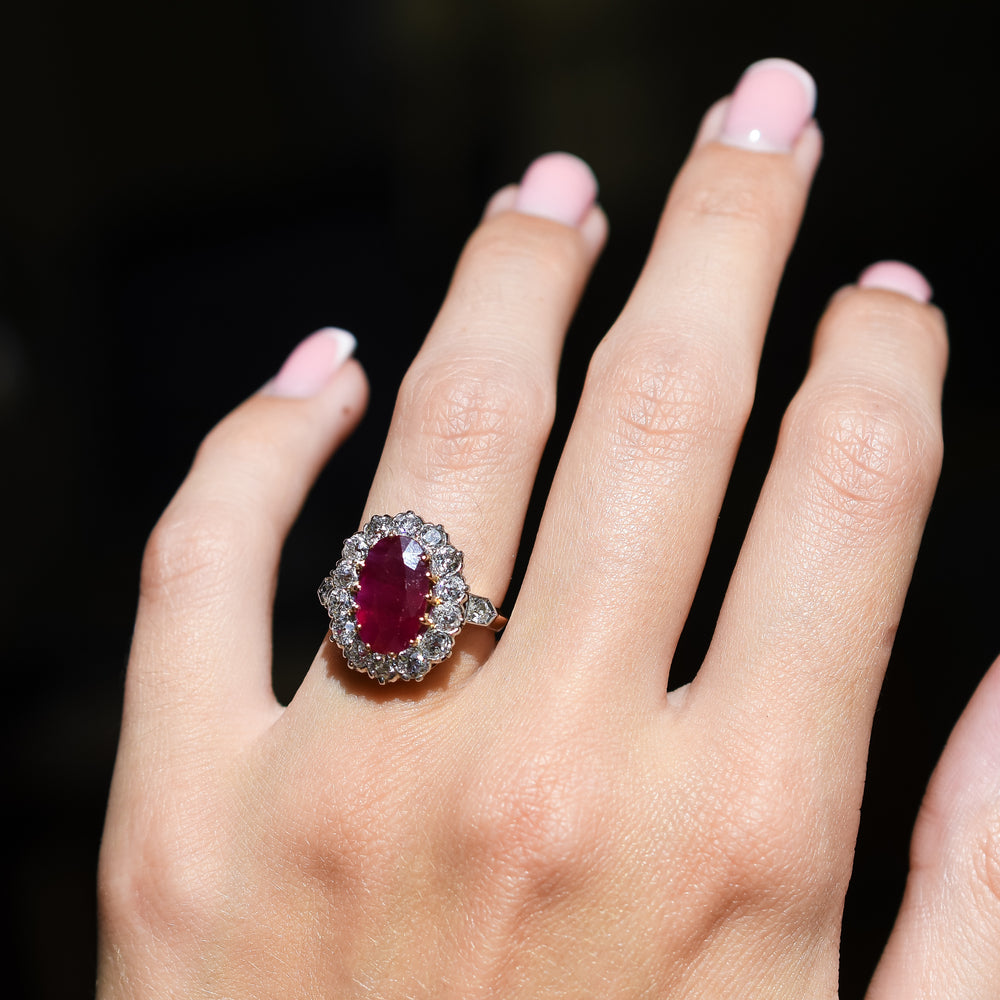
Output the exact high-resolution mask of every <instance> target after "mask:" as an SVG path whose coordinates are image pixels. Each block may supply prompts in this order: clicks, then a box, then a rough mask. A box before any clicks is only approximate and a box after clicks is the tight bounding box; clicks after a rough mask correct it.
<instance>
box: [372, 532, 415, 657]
mask: <svg viewBox="0 0 1000 1000" xmlns="http://www.w3.org/2000/svg"><path fill="white" fill-rule="evenodd" d="M423 554H424V551H423V549H422V548H421V547H420V546H419V545H418V544H417V543H416V542H415V541H414V540H413V539H412V538H407V537H406V535H393V536H392V537H390V538H383V539H381V540H380V541H378V542H376V543H375V544H374V545H373V546H372V547H371V549H369V551H368V555H367V556H366V557H365V564H364V566H362V567H361V572H360V573H359V574H358V592H357V594H356V595H355V597H354V600H355V601H356V602H357V605H358V637H359V638H360V639H361V641H362V642H365V643H367V644H368V645H369V646H370V647H371V649H372V651H373V652H375V653H400V652H402V651H403V650H404V649H406V647H407V646H409V645H410V643H411V642H412V641H413V640H414V639H415V638H416V637H417V636H418V635H420V633H421V632H423V631H424V629H425V628H426V627H427V626H426V625H424V623H423V622H422V621H421V620H420V619H421V618H422V617H423V616H424V614H426V612H427V598H428V596H429V595H430V590H431V581H430V577H429V576H428V575H427V563H426V562H425V561H424V560H423V558H422V556H423Z"/></svg>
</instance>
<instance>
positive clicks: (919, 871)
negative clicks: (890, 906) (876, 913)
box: [868, 660, 1000, 1000]
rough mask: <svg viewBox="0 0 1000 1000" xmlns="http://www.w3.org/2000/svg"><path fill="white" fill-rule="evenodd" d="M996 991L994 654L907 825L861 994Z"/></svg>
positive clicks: (999, 812) (998, 689) (998, 856)
mask: <svg viewBox="0 0 1000 1000" xmlns="http://www.w3.org/2000/svg"><path fill="white" fill-rule="evenodd" d="M996 996H1000V660H998V661H997V662H996V663H994V664H993V666H992V667H991V669H990V671H989V672H988V673H987V675H986V677H985V678H984V680H983V681H982V683H981V684H980V685H979V688H978V690H977V691H976V693H975V694H974V695H973V697H972V700H971V702H970V703H969V705H968V707H967V708H966V709H965V711H964V712H963V713H962V717H961V718H960V719H959V720H958V724H957V725H956V726H955V729H954V732H953V733H952V735H951V738H950V739H949V741H948V745H947V747H945V751H944V754H943V755H942V757H941V761H940V763H939V764H938V767H937V769H936V770H935V772H934V777H933V778H932V780H931V784H930V787H929V789H928V791H927V795H926V797H925V799H924V803H923V806H922V808H921V811H920V816H919V817H918V819H917V825H916V828H915V830H914V835H913V845H912V850H911V867H910V876H909V878H908V880H907V884H906V894H905V896H904V898H903V905H902V907H901V909H900V912H899V917H898V919H897V921H896V926H895V928H894V929H893V932H892V935H891V936H890V938H889V943H888V945H887V946H886V950H885V954H884V955H883V957H882V961H881V962H880V963H879V967H878V969H877V970H876V972H875V978H874V979H873V980H872V984H871V988H870V989H869V991H868V1000H895V998H897V997H948V1000H981V998H983V997H996Z"/></svg>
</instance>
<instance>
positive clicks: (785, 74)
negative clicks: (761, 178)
mask: <svg viewBox="0 0 1000 1000" xmlns="http://www.w3.org/2000/svg"><path fill="white" fill-rule="evenodd" d="M815 109H816V84H815V82H814V81H813V78H812V77H811V76H810V75H809V74H808V73H807V72H806V71H805V70H804V69H803V68H802V67H801V66H799V65H798V63H793V62H791V61H790V60H788V59H762V60H761V61H760V62H756V63H754V64H753V65H752V66H749V67H748V68H747V69H746V70H745V71H744V73H743V76H741V77H740V80H739V83H737V84H736V89H735V90H734V91H733V96H732V98H731V99H730V101H729V107H728V108H727V110H726V117H725V120H724V121H723V123H722V133H721V135H720V137H719V139H720V141H721V142H724V143H726V144H727V145H729V146H739V147H741V148H743V149H755V150H760V151H761V152H767V153H787V152H789V151H790V150H791V148H792V147H793V146H794V145H795V141H796V139H798V137H799V136H800V135H801V134H802V130H803V129H804V128H805V127H806V124H807V123H808V122H809V120H810V119H811V118H812V116H813V111H814V110H815Z"/></svg>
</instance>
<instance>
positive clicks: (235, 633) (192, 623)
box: [124, 330, 367, 746]
mask: <svg viewBox="0 0 1000 1000" xmlns="http://www.w3.org/2000/svg"><path fill="white" fill-rule="evenodd" d="M353 345H354V338H353V337H351V335H350V334H347V333H345V332H343V331H337V330H324V331H320V332H318V333H316V334H313V335H312V336H311V337H309V338H308V339H306V340H305V341H303V343H302V344H300V345H299V346H298V347H297V348H296V349H295V351H293V352H292V354H291V355H290V356H289V358H288V360H287V361H286V363H285V365H284V367H283V368H282V369H281V371H280V372H279V373H278V375H277V376H276V377H275V378H274V380H272V381H271V382H270V383H268V385H267V386H265V387H264V388H263V389H262V390H261V391H260V392H258V393H257V394H256V395H254V396H252V397H251V398H250V399H249V400H247V401H246V402H245V403H243V404H242V405H241V406H240V407H239V408H238V409H236V410H235V411H234V412H233V413H231V414H230V415H229V416H228V417H226V418H225V419H224V420H223V421H222V422H221V423H220V424H219V425H218V426H217V427H216V428H215V429H214V430H213V431H212V432H211V433H210V434H209V435H208V437H207V438H206V439H205V441H204V442H203V443H202V445H201V447H200V449H199V451H198V454H197V457H196V458H195V461H194V464H193V466H192V468H191V471H190V473H189V475H188V477H187V479H186V480H185V481H184V483H183V485H182V486H181V488H180V490H179V491H178V493H177V495H176V496H175V497H174V499H173V500H172V501H171V503H170V505H169V506H168V508H167V510H166V511H165V512H164V514H163V516H162V517H161V519H160V521H159V523H158V524H157V526H156V528H155V529H154V531H153V533H152V535H151V537H150V540H149V544H148V546H147V548H146V553H145V557H144V560H143V568H142V583H141V594H140V601H139V612H138V618H137V622H136V631H135V637H134V640H133V647H132V655H131V661H130V665H129V672H128V682H127V687H126V720H125V729H124V734H125V735H124V738H125V739H126V741H127V740H128V738H129V734H130V733H132V732H138V733H141V735H142V738H143V739H144V740H145V741H146V743H147V744H148V745H150V746H153V745H154V744H155V742H156V741H155V740H154V739H152V737H151V731H152V730H155V731H156V732H159V733H163V734H165V735H164V739H166V738H167V736H168V735H169V734H171V733H173V732H177V731H178V729H179V730H180V731H182V732H187V733H189V734H190V733H192V732H194V731H197V732H200V733H203V734H206V735H208V734H211V735H213V736H214V735H215V734H218V733H220V732H226V733H227V734H231V733H232V732H234V731H245V730H246V728H247V727H249V728H251V729H252V728H253V727H255V726H257V725H260V724H261V720H262V719H263V718H270V717H271V716H272V715H273V713H274V711H275V710H276V705H275V702H274V698H273V695H272V693H271V684H270V668H271V602H272V597H273V593H274V585H275V580H276V575H277V568H278V559H279V555H280V551H281V546H282V544H283V542H284V539H285V535H286V534H287V532H288V529H289V527H290V526H291V523H292V521H293V520H294V519H295V517H296V515H297V513H298V510H299V507H300V506H301V504H302V501H303V500H304V498H305V496H306V493H307V492H308V490H309V488H310V487H311V485H312V483H313V481H314V479H315V477H316V475H317V474H318V472H319V470H320V469H321V468H322V467H323V465H324V463H325V462H326V461H327V459H328V457H329V455H330V453H331V451H333V449H334V448H336V447H337V445H338V444H339V443H340V442H341V441H342V440H343V439H344V437H346V436H347V434H349V433H350V432H351V430H352V429H353V428H354V426H355V425H356V423H357V421H358V420H359V419H360V416H361V414H362V412H363V410H364V406H365V402H366V398H367V384H366V381H365V377H364V374H363V372H362V370H361V367H360V366H359V365H358V364H357V362H355V361H348V360H347V358H348V356H349V354H350V353H351V351H352V350H353Z"/></svg>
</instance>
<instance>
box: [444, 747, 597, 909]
mask: <svg viewBox="0 0 1000 1000" xmlns="http://www.w3.org/2000/svg"><path fill="white" fill-rule="evenodd" d="M481 787H484V788H489V789H490V792H489V794H479V795H477V796H475V797H474V798H472V799H471V800H467V802H466V806H465V809H464V810H463V817H462V820H461V832H460V841H461V843H462V845H463V850H462V856H463V857H465V858H467V859H469V860H470V861H471V862H472V863H473V864H481V863H486V864H488V865H489V866H491V867H492V868H493V870H495V871H498V872H499V873H500V874H502V876H503V878H504V881H505V883H506V884H507V885H509V886H511V887H513V888H514V890H515V892H516V893H517V894H518V895H532V894H546V893H550V892H552V891H553V890H555V889H558V888H564V887H567V886H568V885H569V884H572V883H574V882H575V881H576V880H578V879H580V878H583V877H584V876H585V875H586V873H587V872H588V871H592V870H594V868H595V867H596V859H597V856H598V854H599V846H600V840H601V838H600V836H599V829H598V827H597V824H596V821H595V816H596V814H597V812H599V810H595V808H594V804H595V800H594V798H593V797H592V791H588V789H587V787H586V785H585V784H584V782H583V780H582V779H581V778H580V777H579V772H578V769H577V768H574V767H571V766H568V765H567V764H566V762H560V761H558V760H556V759H554V758H553V757H552V756H547V757H539V756H534V757H525V758H522V759H521V760H519V761H518V762H517V763H513V762H509V770H508V773H507V774H506V775H505V776H504V777H503V778H502V779H493V780H490V781H487V782H483V783H482V785H481Z"/></svg>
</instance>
